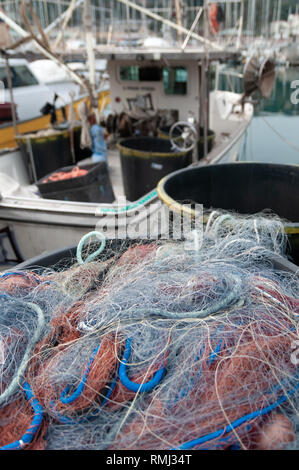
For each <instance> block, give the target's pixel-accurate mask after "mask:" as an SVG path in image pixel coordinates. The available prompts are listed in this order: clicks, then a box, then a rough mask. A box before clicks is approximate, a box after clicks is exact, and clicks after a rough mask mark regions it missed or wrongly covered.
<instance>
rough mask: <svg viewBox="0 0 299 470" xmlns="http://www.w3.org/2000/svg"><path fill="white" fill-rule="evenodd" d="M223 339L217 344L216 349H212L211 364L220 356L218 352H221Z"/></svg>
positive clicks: (209, 361) (209, 362)
mask: <svg viewBox="0 0 299 470" xmlns="http://www.w3.org/2000/svg"><path fill="white" fill-rule="evenodd" d="M223 341H224V340H223V339H222V340H221V341H219V343H218V344H217V346H216V349H215V351H212V352H211V353H210V355H209V359H208V365H209V366H211V365H212V364H213V362H214V361H215V359H216V357H217V356H218V354H219V353H220V351H221V348H222V344H223Z"/></svg>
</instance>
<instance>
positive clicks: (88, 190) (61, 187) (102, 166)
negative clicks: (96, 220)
mask: <svg viewBox="0 0 299 470" xmlns="http://www.w3.org/2000/svg"><path fill="white" fill-rule="evenodd" d="M73 168H74V166H73V165H72V166H67V167H63V168H60V169H58V170H56V171H63V172H69V171H72V169H73ZM80 169H84V170H88V173H87V174H86V175H84V176H79V177H77V178H70V179H66V180H61V181H50V182H46V183H43V181H44V180H45V179H46V178H48V177H49V176H51V175H52V174H53V172H52V173H50V174H49V175H46V176H45V177H43V178H41V179H40V180H39V181H38V182H37V187H38V189H39V192H40V194H41V196H42V197H43V198H44V199H59V200H62V201H77V202H99V203H112V202H113V201H114V200H115V196H114V192H113V188H112V185H111V182H110V177H109V173H108V169H107V166H106V163H104V162H99V163H92V164H89V165H80ZM56 171H55V172H54V173H56Z"/></svg>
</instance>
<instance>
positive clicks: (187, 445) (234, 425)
mask: <svg viewBox="0 0 299 470" xmlns="http://www.w3.org/2000/svg"><path fill="white" fill-rule="evenodd" d="M298 387H299V382H298V383H297V385H296V387H294V388H293V389H292V390H290V391H289V392H288V394H287V395H282V396H281V397H280V398H279V399H278V400H277V401H276V402H274V403H272V405H269V406H266V407H265V408H262V409H261V410H256V411H253V412H252V413H249V414H247V415H245V416H242V417H241V418H238V419H236V420H235V421H233V422H232V423H231V424H229V425H228V426H226V427H225V428H222V429H219V430H218V431H215V432H213V433H210V434H206V435H205V436H202V437H199V438H198V439H194V440H192V441H189V442H185V443H184V444H182V445H181V446H179V447H176V448H174V449H171V450H186V449H192V447H196V446H198V445H200V444H204V443H205V442H208V441H211V440H213V439H216V438H217V437H220V436H222V435H224V434H227V433H229V432H231V431H232V430H233V429H235V428H237V427H239V426H241V425H242V424H244V423H246V422H247V421H251V420H252V419H255V418H257V417H259V416H263V415H265V414H267V413H270V412H271V411H273V410H274V409H275V408H277V407H278V406H279V405H281V404H282V403H284V402H285V401H286V400H287V399H288V396H289V395H294V393H295V391H296V390H297V388H298Z"/></svg>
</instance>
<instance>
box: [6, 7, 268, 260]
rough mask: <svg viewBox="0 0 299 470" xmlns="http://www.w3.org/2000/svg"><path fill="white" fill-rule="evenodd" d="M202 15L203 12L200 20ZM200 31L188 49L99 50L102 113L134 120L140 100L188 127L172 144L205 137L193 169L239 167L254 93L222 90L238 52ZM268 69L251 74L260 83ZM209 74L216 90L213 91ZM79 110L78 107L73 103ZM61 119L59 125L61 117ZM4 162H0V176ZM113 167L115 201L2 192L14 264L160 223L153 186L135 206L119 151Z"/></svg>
mask: <svg viewBox="0 0 299 470" xmlns="http://www.w3.org/2000/svg"><path fill="white" fill-rule="evenodd" d="M199 16H200V15H199V14H198V15H197V20H198V18H199ZM195 26H196V23H194V25H193V30H192V28H191V30H190V31H189V32H188V31H187V32H188V33H189V34H188V35H187V37H186V41H185V44H184V45H183V46H184V47H181V46H171V47H170V46H167V47H166V46H165V47H153V46H152V45H151V47H147V48H146V47H141V46H140V47H139V46H138V47H135V48H133V49H132V48H129V47H117V46H110V45H108V46H101V57H102V58H103V59H105V60H107V70H108V73H109V88H110V89H109V90H102V91H100V94H99V108H100V109H102V110H103V109H104V107H105V106H103V100H105V104H107V103H108V101H109V100H110V110H111V114H112V115H114V116H117V115H120V114H121V113H123V112H126V113H127V114H130V113H129V111H130V105H132V103H133V105H134V104H135V105H136V103H137V104H140V102H143V103H145V105H144V108H143V109H145V111H146V112H149V114H151V113H153V114H157V113H158V112H160V111H161V112H162V114H163V113H164V115H165V114H166V115H167V116H169V115H171V117H172V122H171V124H172V126H171V127H172V128H173V126H176V124H182V123H183V132H182V133H181V135H180V136H179V137H178V136H177V134H176V136H175V138H172V137H173V136H172V135H171V132H170V130H168V131H167V132H168V133H167V135H166V136H164V138H165V137H166V138H168V139H169V140H170V141H171V142H172V143H175V144H176V145H178V142H181V140H180V139H181V138H182V136H183V134H185V133H186V132H185V131H186V129H187V134H188V135H189V134H190V131H191V134H192V132H193V131H194V129H195V137H194V142H193V147H192V146H191V149H192V148H196V145H195V142H196V141H198V140H199V138H200V137H202V136H203V137H204V145H203V150H202V151H203V153H202V155H200V156H199V155H196V152H194V156H193V161H192V163H191V164H192V165H193V166H206V165H210V164H216V163H217V164H218V163H227V162H235V161H236V160H237V158H238V153H239V150H240V148H241V145H242V141H243V137H244V135H245V133H246V130H247V128H248V126H249V124H250V122H251V119H252V116H253V105H252V102H251V99H250V96H249V95H250V93H249V94H247V95H246V93H245V94H241V93H235V92H234V91H233V90H232V91H223V90H220V89H219V87H218V84H219V80H218V77H219V73H220V68H219V67H218V66H217V64H220V63H225V62H228V61H229V60H234V59H236V57H238V51H237V50H235V49H234V50H224V49H223V48H222V47H220V46H219V45H216V46H214V45H213V44H212V43H211V42H210V41H208V40H205V39H203V38H201V37H200V36H198V35H196V34H195V33H194V27H195ZM192 36H195V37H196V38H200V39H201V40H202V42H203V45H202V46H200V47H194V46H192V47H187V43H188V40H189V39H190V37H192ZM264 65H265V64H262V68H261V67H259V68H258V70H255V71H254V72H256V75H257V77H258V80H259V81H261V78H262V75H263V74H262V73H261V70H264V68H263V67H264ZM251 72H252V70H251ZM212 74H213V75H214V86H213V89H212V90H211V89H210V83H211V80H210V78H211V75H212ZM252 75H254V74H252V73H251V78H250V80H251V82H252V80H253V81H254V80H256V76H255V77H254V78H252ZM250 89H251V90H253V89H256V86H252V83H251V88H250ZM108 94H109V98H108ZM74 107H75V108H76V103H75V106H74ZM58 118H59V119H62V116H60V114H59V112H58ZM48 123H49V116H43V117H38V118H37V119H36V120H31V121H30V123H28V122H27V123H26V122H24V123H18V130H19V132H20V133H24V132H28V131H32V130H37V129H42V128H45V127H46V126H47V125H48ZM28 127H29V128H28ZM199 129H202V134H203V135H202V136H200V135H199V133H198V132H197V134H196V130H199ZM210 129H212V131H213V133H214V143H213V146H211V147H210V148H208V138H205V137H207V136H208V132H209V130H210ZM118 131H119V129H116V134H118ZM156 131H157V132H158V131H159V129H156ZM4 133H5V134H6V135H5V139H4V138H3V135H4ZM193 134H194V132H193ZM118 137H119V135H118ZM4 142H5V146H6V147H10V148H13V147H15V138H14V129H13V127H12V126H11V125H10V126H8V127H6V128H5V127H4V129H1V131H0V148H1V147H2V148H3V144H4ZM179 145H181V144H179ZM143 150H146V149H143ZM185 150H186V149H185ZM189 150H190V149H189ZM16 153H17V152H16ZM2 157H3V156H0V171H1V160H2ZM83 163H86V162H83ZM79 164H81V162H80V163H79ZM108 165H109V173H110V179H111V182H112V186H113V190H114V194H115V196H116V199H115V201H114V202H113V203H104V204H99V203H93V202H76V201H65V200H51V199H42V198H40V197H36V194H35V197H28V195H27V197H24V194H23V195H22V194H21V193H22V190H23V189H24V184H23V183H21V182H20V184H19V188H17V189H16V191H14V193H13V194H12V193H11V192H10V193H9V194H8V193H6V194H5V193H3V191H2V194H1V201H0V221H1V225H2V227H3V228H5V229H7V230H9V232H10V233H11V234H12V237H13V238H14V240H15V245H16V246H17V250H16V249H15V248H13V249H12V247H11V246H10V247H9V248H7V251H9V250H10V251H11V254H10V258H13V256H14V252H16V251H17V252H18V253H21V254H22V257H23V258H24V259H28V258H31V257H33V256H36V255H38V254H40V253H42V252H44V251H47V250H52V249H59V248H63V247H65V246H66V245H73V244H75V243H77V241H78V240H79V239H80V237H81V236H82V235H83V234H84V233H86V232H87V231H91V230H94V229H95V227H97V228H98V229H100V230H102V231H103V232H105V233H106V234H107V236H108V237H112V238H113V237H115V230H116V229H117V230H120V229H121V230H120V231H118V236H128V232H127V230H126V228H127V227H130V228H131V229H132V230H131V231H132V232H133V236H135V237H136V232H137V228H138V227H139V226H140V224H141V223H145V224H147V222H148V220H150V221H151V222H150V223H151V224H153V225H156V224H158V220H159V219H160V217H161V215H160V211H161V208H162V207H163V204H162V202H161V201H160V199H159V198H158V194H157V190H156V188H155V187H153V188H151V190H149V191H145V193H144V194H143V195H142V196H141V197H139V198H138V199H137V200H128V198H126V197H125V191H124V187H123V179H122V171H121V164H120V158H119V154H118V151H117V150H115V148H114V149H112V150H108ZM15 167H18V165H15ZM19 167H20V166H19ZM153 168H155V171H157V175H160V176H161V177H162V176H164V175H165V174H164V173H163V171H161V165H160V166H159V165H154V166H153ZM159 172H160V173H159ZM158 179H159V178H158ZM157 181H158V180H157ZM18 190H20V191H18ZM119 197H121V201H120V200H119ZM122 230H123V231H122ZM120 232H121V234H120ZM142 235H143V236H144V235H145V234H144V233H143V234H142Z"/></svg>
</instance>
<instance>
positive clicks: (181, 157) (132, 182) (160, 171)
mask: <svg viewBox="0 0 299 470" xmlns="http://www.w3.org/2000/svg"><path fill="white" fill-rule="evenodd" d="M117 146H118V149H119V151H120V158H121V168H122V178H123V184H124V190H125V195H126V198H127V199H128V200H129V201H136V200H137V199H139V198H140V197H141V196H143V195H144V194H146V193H148V192H149V191H151V190H152V189H154V188H155V187H156V186H157V184H158V182H159V181H160V179H161V178H163V176H165V175H167V174H169V173H171V172H173V171H176V170H179V169H181V168H184V167H186V166H188V165H190V164H191V163H192V152H177V151H175V150H174V149H172V146H171V143H170V141H169V140H166V139H158V138H154V137H133V138H129V139H124V140H121V141H120V142H119V143H118V145H117Z"/></svg>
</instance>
